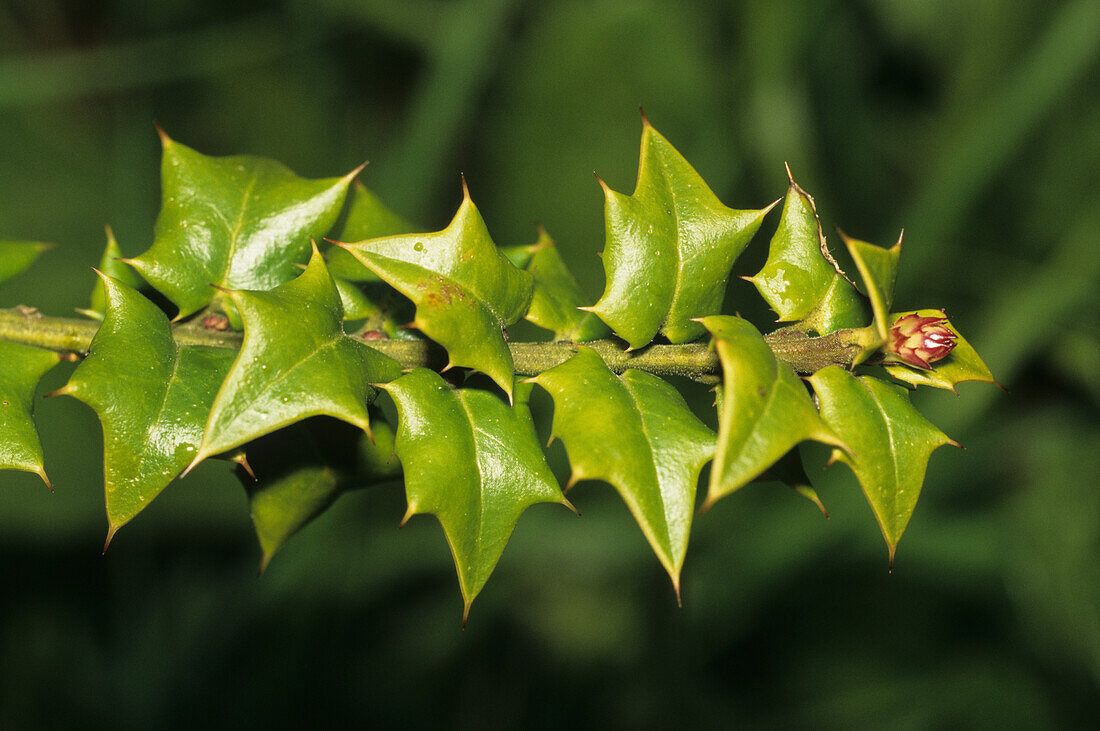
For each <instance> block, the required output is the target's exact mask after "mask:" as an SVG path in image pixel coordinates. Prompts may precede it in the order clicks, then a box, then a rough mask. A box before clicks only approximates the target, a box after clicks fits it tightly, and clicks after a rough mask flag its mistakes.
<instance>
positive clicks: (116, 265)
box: [77, 227, 142, 320]
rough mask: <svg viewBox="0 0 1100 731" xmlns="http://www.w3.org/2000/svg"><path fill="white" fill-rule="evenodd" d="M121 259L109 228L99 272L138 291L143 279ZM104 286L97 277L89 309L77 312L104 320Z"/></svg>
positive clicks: (116, 242)
mask: <svg viewBox="0 0 1100 731" xmlns="http://www.w3.org/2000/svg"><path fill="white" fill-rule="evenodd" d="M121 257H122V251H121V249H119V248H118V241H116V240H115V233H114V231H112V230H111V229H110V228H109V227H108V229H107V245H106V246H105V247H104V248H103V256H101V257H100V258H99V271H100V272H102V273H103V274H106V275H107V276H109V277H114V278H115V279H116V280H117V281H119V282H120V283H122V284H125V285H126V286H127V287H130V288H132V289H137V288H138V287H140V286H141V284H142V281H141V277H139V276H138V275H136V274H134V270H133V269H131V268H130V267H129V266H127V265H126V264H125V263H124V262H122V261H119V259H120V258H121ZM104 286H105V285H104V284H103V278H102V277H96V280H95V284H94V285H92V294H91V298H90V302H89V304H88V309H86V310H77V312H79V313H80V314H82V315H85V316H87V317H90V318H92V319H93V320H102V319H103V314H104V313H105V312H106V311H107V293H106V291H105V290H104Z"/></svg>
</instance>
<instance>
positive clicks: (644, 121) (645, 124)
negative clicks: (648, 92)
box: [638, 104, 653, 129]
mask: <svg viewBox="0 0 1100 731" xmlns="http://www.w3.org/2000/svg"><path fill="white" fill-rule="evenodd" d="M638 114H639V115H640V116H641V118H642V129H647V128H648V129H653V125H652V124H650V123H649V117H647V116H645V109H643V108H642V105H641V104H639V105H638Z"/></svg>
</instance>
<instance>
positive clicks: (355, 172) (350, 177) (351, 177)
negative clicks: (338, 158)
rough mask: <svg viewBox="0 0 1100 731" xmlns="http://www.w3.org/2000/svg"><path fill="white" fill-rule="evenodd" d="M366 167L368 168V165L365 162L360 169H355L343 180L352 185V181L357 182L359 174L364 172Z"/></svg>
mask: <svg viewBox="0 0 1100 731" xmlns="http://www.w3.org/2000/svg"><path fill="white" fill-rule="evenodd" d="M366 166H367V163H366V162H364V163H363V164H361V165H360V166H359V167H357V168H355V169H354V170H352V171H351V172H350V173H348V174H347V175H345V176H344V177H343V178H342V179H343V180H346V181H348V182H349V183H350V182H351V181H353V180H355V179H356V178H357V177H358V176H359V173H361V172H363V168H365V167H366Z"/></svg>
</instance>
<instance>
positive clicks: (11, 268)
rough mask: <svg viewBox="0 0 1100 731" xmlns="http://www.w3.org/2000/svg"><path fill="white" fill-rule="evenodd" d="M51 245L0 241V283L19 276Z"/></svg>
mask: <svg viewBox="0 0 1100 731" xmlns="http://www.w3.org/2000/svg"><path fill="white" fill-rule="evenodd" d="M52 247H53V244H46V243H43V242H41V241H8V240H4V239H0V282H3V281H4V280H6V279H11V278H12V277H14V276H15V275H16V274H19V273H20V272H22V271H23V270H25V269H26V268H27V267H29V266H30V265H31V264H33V263H34V260H35V259H37V258H38V255H39V254H41V253H42V252H43V251H45V250H46V249H50V248H52Z"/></svg>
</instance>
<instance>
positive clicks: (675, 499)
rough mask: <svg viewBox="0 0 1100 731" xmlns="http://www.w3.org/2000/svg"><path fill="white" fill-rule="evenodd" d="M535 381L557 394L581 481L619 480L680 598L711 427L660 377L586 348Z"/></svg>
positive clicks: (558, 428)
mask: <svg viewBox="0 0 1100 731" xmlns="http://www.w3.org/2000/svg"><path fill="white" fill-rule="evenodd" d="M530 380H531V381H532V382H534V383H537V384H538V385H540V386H542V387H543V388H544V389H546V391H547V392H548V393H549V394H550V395H551V396H552V397H553V399H554V421H553V434H554V435H555V436H558V437H561V440H562V442H563V443H564V444H565V450H566V452H567V453H568V455H569V462H570V464H571V465H572V469H573V474H572V477H570V479H569V486H568V487H567V488H566V489H567V490H568V489H569V487H572V485H574V484H575V483H576V482H577V481H578V480H603V481H605V482H607V483H609V484H611V486H612V487H614V488H615V489H616V490H617V491H618V492H619V495H621V496H622V498H623V501H624V502H625V503H626V505H627V507H628V508H630V512H631V513H632V514H633V515H634V519H635V520H636V521H637V522H638V525H639V526H640V527H641V529H642V533H644V534H645V537H646V540H647V541H649V545H650V546H651V547H652V548H653V551H654V553H656V554H657V558H658V559H659V560H660V562H661V565H663V566H664V567H665V570H666V571H668V575H669V576H670V577H671V578H672V585H673V587H674V588H675V590H676V597H677V600H679V597H680V570H681V568H682V567H683V564H684V555H685V553H686V552H687V544H688V537H689V535H690V533H691V514H692V511H693V510H694V508H695V486H696V483H697V482H698V481H699V471H700V470H701V469H702V468H703V465H704V464H706V463H707V461H709V460H710V459H711V457H712V456H713V455H714V432H712V431H711V430H710V429H708V428H707V427H706V425H704V424H703V423H702V422H701V421H699V419H698V418H696V416H695V415H694V414H692V413H691V410H690V409H689V408H688V406H687V404H686V403H685V402H684V398H683V396H681V395H680V393H679V392H678V391H677V390H676V389H675V388H673V387H672V386H671V385H669V384H668V383H666V382H665V381H663V380H661V379H660V378H658V377H657V376H654V375H651V374H649V373H644V372H642V371H636V370H627V371H626V372H624V373H623V375H622V377H621V378H620V377H618V376H616V375H615V374H614V373H612V372H611V371H610V370H609V369H608V367H607V365H605V364H604V362H603V360H601V359H600V357H599V356H598V355H596V353H595V352H594V351H592V350H591V349H589V348H585V347H580V348H578V350H577V354H576V355H574V356H573V357H572V358H570V359H569V360H567V361H566V362H565V363H562V364H561V365H559V366H556V367H554V368H551V369H550V370H548V371H544V372H543V373H540V374H539V375H538V376H536V377H535V378H532V379H530Z"/></svg>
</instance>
